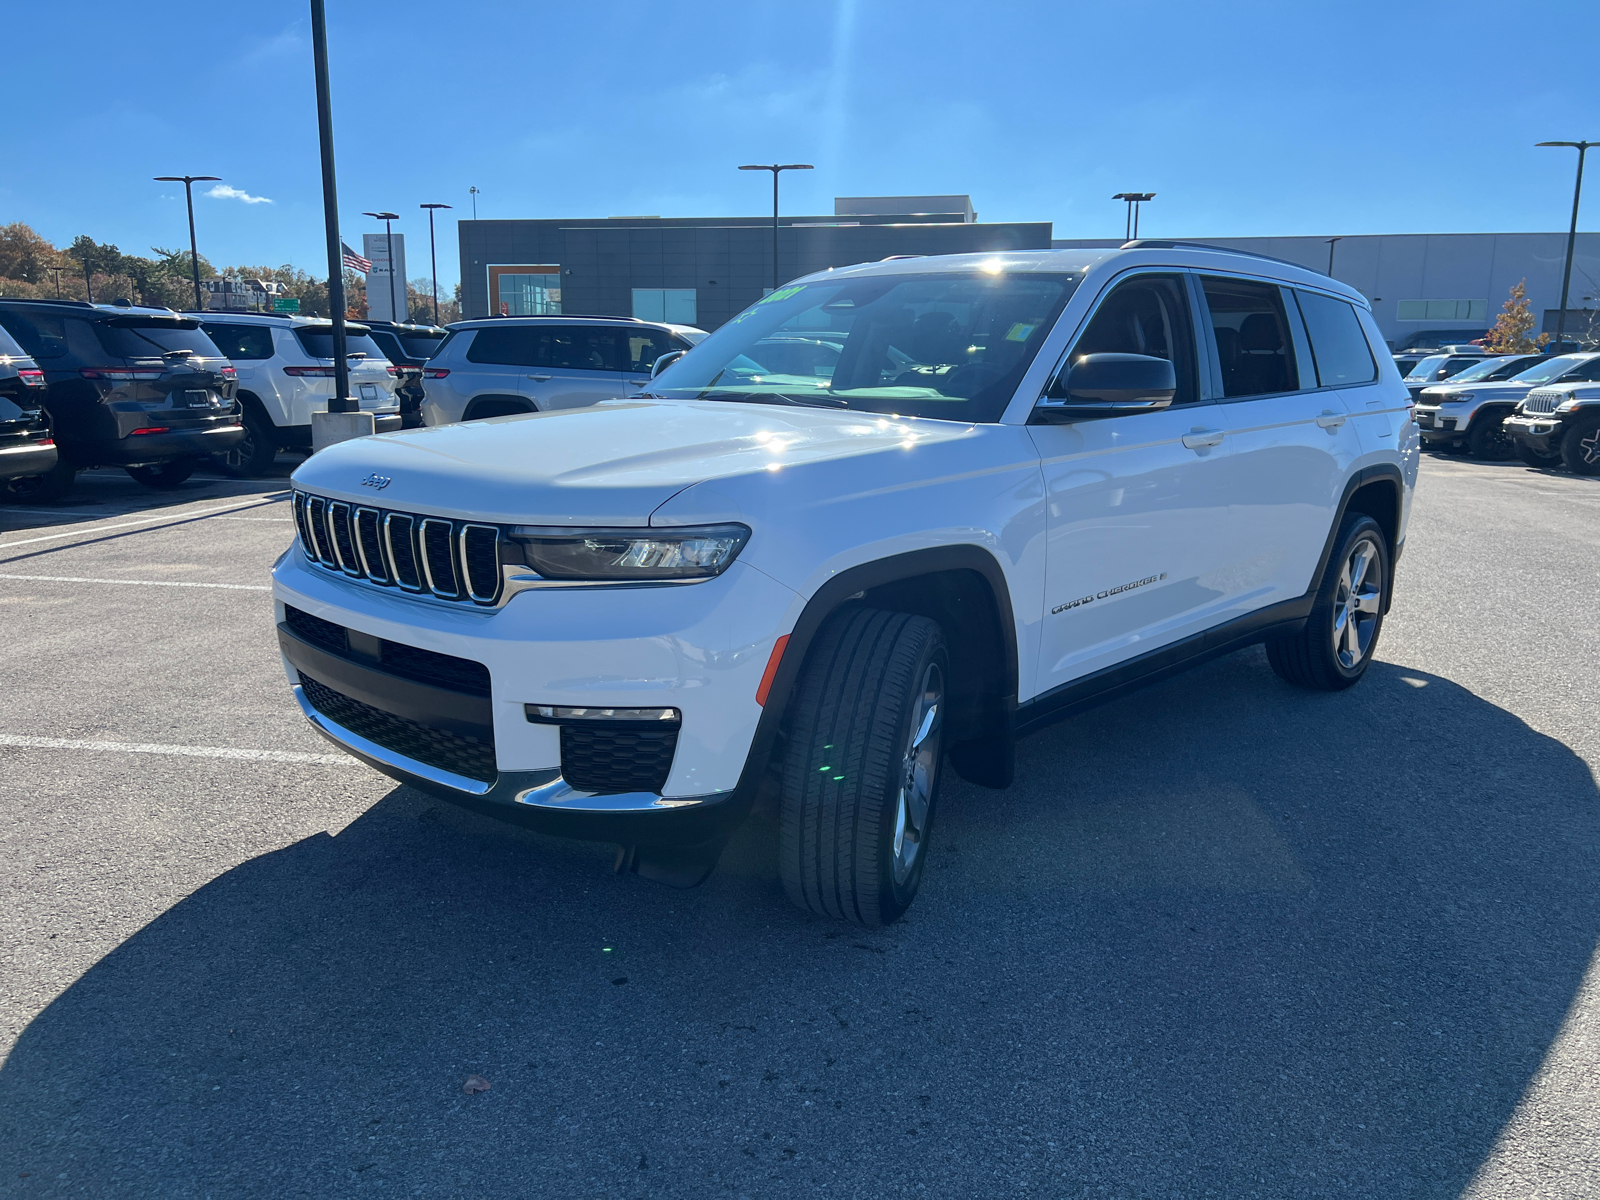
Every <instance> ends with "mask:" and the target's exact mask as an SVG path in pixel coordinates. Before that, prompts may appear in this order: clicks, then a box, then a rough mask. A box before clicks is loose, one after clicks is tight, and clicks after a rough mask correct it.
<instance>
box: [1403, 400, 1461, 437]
mask: <svg viewBox="0 0 1600 1200" xmlns="http://www.w3.org/2000/svg"><path fill="white" fill-rule="evenodd" d="M1415 412H1416V416H1417V430H1418V432H1419V433H1420V434H1421V435H1422V444H1423V445H1424V446H1457V445H1460V444H1461V442H1462V441H1464V440H1465V439H1466V436H1467V426H1468V425H1469V424H1470V423H1471V420H1472V415H1471V414H1470V413H1468V414H1467V415H1466V416H1464V417H1463V416H1458V415H1457V414H1455V413H1452V412H1447V411H1445V410H1444V409H1442V408H1438V407H1425V406H1423V405H1420V404H1419V405H1417V406H1416V409H1415Z"/></svg>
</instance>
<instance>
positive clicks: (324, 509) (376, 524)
mask: <svg viewBox="0 0 1600 1200" xmlns="http://www.w3.org/2000/svg"><path fill="white" fill-rule="evenodd" d="M293 503H294V520H295V527H296V529H298V530H299V532H300V546H301V549H303V550H304V551H305V556H306V559H307V560H308V561H310V562H314V563H316V564H318V565H319V566H322V567H326V568H327V569H328V570H330V571H337V572H338V573H340V574H342V575H346V576H349V577H350V578H353V579H364V580H366V581H367V582H368V583H375V584H378V585H379V586H380V587H398V588H399V589H400V590H401V591H403V592H412V593H416V594H421V595H432V596H437V597H438V598H439V599H441V600H456V601H463V602H466V603H470V604H476V605H482V606H483V607H486V608H487V607H492V606H493V605H495V604H496V603H498V602H499V600H500V593H501V577H500V543H501V541H502V536H503V535H502V534H501V531H500V527H499V526H498V525H482V524H478V523H476V522H472V521H452V520H448V519H446V518H444V517H425V516H419V515H416V514H414V513H403V512H389V511H387V510H385V509H379V508H368V507H366V506H364V505H353V504H349V503H347V502H345V501H343V500H327V499H324V498H323V497H321V496H311V495H307V494H306V493H305V492H298V491H297V492H295V494H294V501H293Z"/></svg>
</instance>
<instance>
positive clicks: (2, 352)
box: [0, 329, 56, 498]
mask: <svg viewBox="0 0 1600 1200" xmlns="http://www.w3.org/2000/svg"><path fill="white" fill-rule="evenodd" d="M43 405H44V372H43V371H41V370H40V369H39V364H38V363H36V362H34V361H33V359H31V358H29V357H28V355H27V354H26V353H24V352H23V349H22V347H21V346H19V345H17V342H16V339H15V338H13V337H12V336H11V335H10V334H9V333H7V332H6V331H5V330H4V329H0V495H3V496H6V497H13V496H14V497H18V498H21V497H24V496H28V495H31V494H32V493H33V492H34V491H36V490H37V489H38V486H39V483H40V482H41V477H42V476H43V475H45V474H46V473H47V472H48V471H49V470H50V469H51V468H52V467H54V466H55V465H56V447H55V443H54V442H53V441H52V440H51V438H50V422H49V421H48V420H47V419H46V418H45V415H44V406H43Z"/></svg>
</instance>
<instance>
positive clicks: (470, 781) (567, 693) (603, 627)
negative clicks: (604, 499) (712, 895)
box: [273, 543, 800, 845]
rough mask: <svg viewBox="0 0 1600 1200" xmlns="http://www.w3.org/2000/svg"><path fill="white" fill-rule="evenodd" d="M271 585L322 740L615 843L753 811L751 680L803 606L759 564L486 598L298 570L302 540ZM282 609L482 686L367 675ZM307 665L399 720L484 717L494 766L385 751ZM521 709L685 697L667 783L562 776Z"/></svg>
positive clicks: (473, 804)
mask: <svg viewBox="0 0 1600 1200" xmlns="http://www.w3.org/2000/svg"><path fill="white" fill-rule="evenodd" d="M273 579H274V593H275V598H276V600H277V601H278V620H279V623H280V645H281V648H282V650H283V652H284V666H285V669H286V672H287V674H288V677H289V682H290V685H291V688H292V689H293V691H294V694H295V698H296V700H297V702H298V703H299V704H300V706H301V710H302V711H303V712H304V713H305V715H306V717H307V719H308V720H309V721H310V722H311V723H312V724H313V726H315V727H316V728H317V730H318V731H319V732H320V733H322V734H323V735H324V736H325V737H328V738H330V739H331V740H333V741H334V742H337V743H338V744H339V745H341V746H343V747H344V748H345V749H347V750H349V751H350V752H351V753H352V754H354V755H356V756H357V757H358V758H360V759H362V760H363V761H364V762H367V763H368V764H369V765H371V766H372V767H374V768H376V769H377V770H379V771H382V772H383V773H384V774H386V775H389V776H391V777H392V778H395V779H398V780H400V781H401V782H404V783H407V784H411V785H412V786H415V787H418V788H421V789H423V790H425V791H428V792H430V793H432V794H434V795H438V796H441V797H444V798H446V799H449V800H452V801H454V802H456V803H459V804H462V805H464V806H466V807H469V808H474V809H477V810H479V811H482V812H487V813H491V814H492V815H495V816H499V817H502V818H505V819H507V820H511V821H515V822H517V823H519V824H524V825H528V826H532V827H534V828H538V829H542V830H544V831H546V832H549V833H554V834H559V835H564V836H569V837H580V838H589V839H593V840H601V841H614V842H621V843H624V844H658V845H659V844H691V843H698V842H704V841H707V840H710V839H712V838H714V837H716V836H718V835H719V834H720V833H722V832H726V830H727V829H728V828H730V827H731V826H732V825H733V824H736V823H737V822H738V821H739V820H741V819H742V818H743V816H744V814H745V813H746V812H747V811H748V807H749V802H750V800H751V799H752V797H751V796H750V795H749V794H747V789H741V788H740V783H741V780H742V779H743V777H744V776H745V766H746V760H747V758H748V757H749V753H750V747H751V744H752V742H753V740H754V738H755V733H756V726H757V723H758V722H759V720H760V717H761V713H762V709H761V706H760V705H758V704H757V703H756V700H755V696H756V692H757V689H758V688H759V686H760V681H761V676H762V673H763V671H764V670H765V668H766V663H767V659H768V657H769V656H770V654H771V651H772V647H773V645H774V643H775V641H776V638H777V637H778V636H779V634H781V633H782V632H785V631H786V629H787V628H788V626H789V625H790V624H792V622H793V620H794V617H795V615H796V614H798V611H799V607H800V604H799V597H798V596H797V595H796V594H795V593H794V592H792V591H791V590H790V589H788V588H786V587H784V586H782V585H781V584H778V583H777V582H775V581H774V580H772V579H771V578H770V577H769V576H767V575H765V574H763V573H762V572H760V571H757V570H755V569H754V568H752V567H747V566H744V565H742V564H740V563H737V562H736V563H734V564H733V566H732V567H730V568H729V569H728V570H727V571H726V572H725V573H724V574H723V575H721V576H719V577H718V578H716V579H712V580H707V581H706V582H704V583H697V584H691V585H683V586H669V587H622V588H619V587H597V588H584V587H578V588H574V587H566V588H549V589H540V588H535V589H530V590H528V591H525V592H521V593H519V594H517V595H516V596H514V597H513V598H512V599H511V600H509V601H508V602H507V603H506V604H505V605H504V606H503V607H502V608H499V609H494V610H486V609H479V608H476V607H475V606H471V605H468V606H465V607H463V605H461V604H458V603H453V602H450V601H440V600H432V599H425V598H418V597H414V596H410V595H406V594H402V593H397V592H395V591H394V590H393V589H388V588H382V587H378V586H376V585H373V584H369V583H365V582H361V581H357V580H351V579H346V578H344V577H341V576H338V575H334V574H333V573H331V572H329V571H326V570H324V569H323V568H321V567H319V566H314V565H311V564H308V563H307V562H306V561H305V558H304V556H303V554H302V553H301V551H300V549H299V546H298V543H297V544H296V545H295V546H294V547H292V548H291V549H290V550H289V552H288V553H287V554H286V555H285V556H284V558H283V559H282V560H281V561H280V562H279V564H278V567H277V569H276V570H275V571H274V573H273ZM286 605H287V606H292V607H294V608H298V609H300V610H301V611H302V612H306V613H309V614H311V615H313V616H315V617H317V618H320V619H321V620H324V621H328V622H332V623H334V624H337V625H342V626H344V627H345V628H346V629H348V630H350V631H353V632H354V633H355V634H365V635H367V636H368V637H371V638H377V639H382V640H385V641H389V642H395V643H399V644H401V645H402V646H408V647H416V648H419V649H422V650H427V651H432V652H434V653H435V654H444V655H450V656H452V657H453V658H457V659H465V660H468V662H469V663H481V664H483V665H484V666H485V667H487V669H488V674H489V680H490V687H489V695H488V696H487V697H484V698H481V699H478V698H466V697H461V696H455V697H454V699H453V700H452V697H451V696H450V695H445V696H442V697H441V696H439V695H438V694H437V691H435V692H434V694H433V695H431V696H430V695H429V694H427V693H428V689H423V690H422V691H418V690H417V688H416V686H415V685H400V686H396V685H395V684H394V681H393V679H392V678H390V677H389V676H387V675H386V674H385V673H384V672H382V671H376V672H371V671H369V672H368V674H369V675H371V676H373V678H370V679H364V678H363V677H362V675H361V670H362V668H361V667H360V666H359V665H355V666H352V664H351V663H350V662H348V661H345V662H342V663H340V664H329V663H327V662H326V661H325V660H323V661H319V660H318V659H317V657H316V654H315V652H314V651H312V652H308V650H307V649H306V648H305V647H304V645H303V644H302V645H297V644H296V643H297V642H298V640H299V639H297V638H295V637H293V636H292V635H288V634H286V633H285V631H284V630H283V627H282V626H283V622H284V619H285V612H284V606H286ZM319 676H320V677H319ZM303 677H309V678H311V679H312V680H314V681H315V683H316V684H320V685H322V686H324V687H330V688H332V689H333V690H334V691H336V692H338V693H340V695H341V696H344V697H348V698H350V699H354V700H356V701H357V702H359V703H361V704H365V705H368V706H371V707H375V708H380V709H382V710H384V711H385V712H388V713H392V714H394V715H396V716H398V717H401V718H402V719H405V720H410V721H418V720H419V718H420V720H421V723H422V724H423V725H425V726H428V727H429V729H428V732H430V733H431V732H432V731H434V730H442V731H443V733H444V734H445V735H448V734H449V733H451V732H459V731H460V730H462V729H467V730H469V731H470V729H471V728H472V726H471V725H470V724H469V725H457V726H456V728H455V730H452V729H451V725H452V723H453V722H455V721H456V720H457V719H459V720H460V721H463V722H478V723H481V724H479V725H478V726H477V727H478V728H481V729H483V730H485V736H486V737H491V738H492V748H491V750H490V753H491V754H492V762H493V766H492V768H491V769H489V770H488V771H484V772H480V774H481V775H484V776H492V778H473V777H471V776H469V775H466V774H463V773H460V772H459V771H456V770H450V769H447V768H445V767H441V765H440V763H441V762H442V761H445V760H443V759H435V761H433V762H429V761H425V758H424V757H418V754H423V755H426V753H427V751H426V749H424V750H420V751H416V752H412V753H407V752H404V750H403V749H397V746H399V744H400V743H399V742H397V741H395V740H394V739H391V744H389V745H383V744H379V742H378V741H376V740H373V739H372V738H370V737H367V736H363V735H362V734H361V733H359V732H356V731H355V730H352V729H351V728H349V726H348V725H346V724H344V723H342V722H341V721H339V720H337V719H335V718H333V717H330V716H329V715H328V713H327V712H326V711H319V705H318V704H317V703H313V696H311V695H308V694H307V690H308V689H307V687H306V686H304V684H303ZM317 695H323V693H317ZM319 703H320V701H319ZM527 704H544V705H551V704H553V705H562V706H572V707H596V708H601V707H612V708H635V707H653V706H659V707H671V708H676V709H678V710H679V712H680V713H681V723H680V727H679V731H678V736H677V742H676V748H675V750H674V751H673V754H672V760H671V767H670V771H669V772H668V774H667V778H666V783H665V785H664V786H663V787H662V788H661V789H660V791H659V792H618V793H613V794H596V793H590V792H583V791H579V790H577V789H575V788H574V787H572V786H570V785H569V784H568V783H567V782H566V781H565V780H564V779H563V777H562V755H563V750H562V739H561V730H560V728H559V727H558V726H556V725H550V724H534V723H532V722H530V721H529V720H528V718H527V715H526V712H525V707H524V706H525V705H527ZM430 706H431V707H430ZM323 707H324V708H326V707H328V706H327V705H325V704H324V705H323ZM430 712H432V713H436V714H438V715H437V716H436V717H435V716H429V713H430ZM356 723H358V724H359V723H360V722H359V721H358V722H356ZM488 731H492V733H490V732H488Z"/></svg>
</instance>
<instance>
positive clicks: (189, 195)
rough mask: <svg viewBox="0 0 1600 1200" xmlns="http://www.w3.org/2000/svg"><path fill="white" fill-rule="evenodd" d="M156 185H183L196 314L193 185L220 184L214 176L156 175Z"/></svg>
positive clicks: (197, 283) (197, 269) (197, 280)
mask: <svg viewBox="0 0 1600 1200" xmlns="http://www.w3.org/2000/svg"><path fill="white" fill-rule="evenodd" d="M155 181H156V182H157V183H181V184H183V198H184V200H185V201H186V202H187V203H188V205H189V266H190V267H192V268H193V270H194V307H195V310H196V311H197V312H198V311H199V309H200V307H201V305H200V251H199V250H198V249H197V248H196V246H195V241H194V185H195V184H197V183H220V182H221V180H220V179H219V178H218V177H217V176H215V175H157V176H156V177H155Z"/></svg>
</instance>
